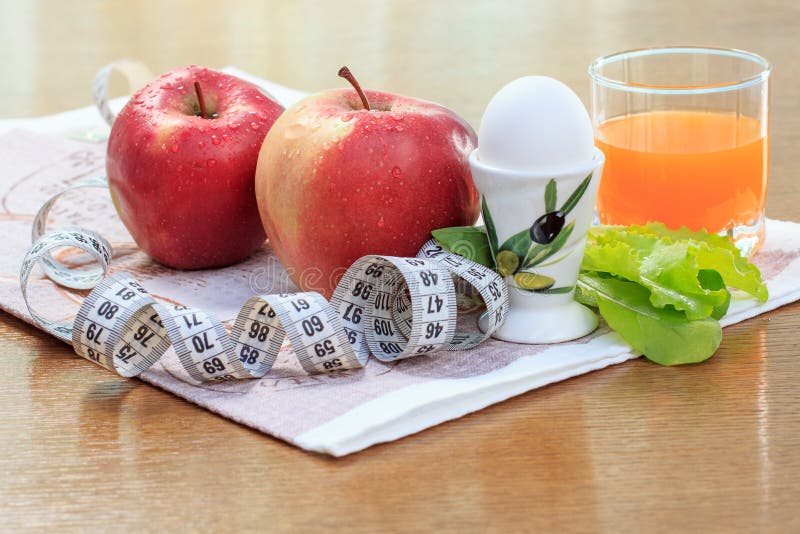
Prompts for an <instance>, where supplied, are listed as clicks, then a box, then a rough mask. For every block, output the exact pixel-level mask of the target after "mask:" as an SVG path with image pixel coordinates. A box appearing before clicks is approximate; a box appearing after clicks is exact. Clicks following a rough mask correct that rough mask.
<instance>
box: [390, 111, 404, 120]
mask: <svg viewBox="0 0 800 534" xmlns="http://www.w3.org/2000/svg"><path fill="white" fill-rule="evenodd" d="M389 116H390V117H391V118H393V119H394V120H396V121H401V120H403V119H404V117H403V116H402V115H401V114H400V113H397V112H396V111H395V112H394V113H392V114H390V115H389Z"/></svg>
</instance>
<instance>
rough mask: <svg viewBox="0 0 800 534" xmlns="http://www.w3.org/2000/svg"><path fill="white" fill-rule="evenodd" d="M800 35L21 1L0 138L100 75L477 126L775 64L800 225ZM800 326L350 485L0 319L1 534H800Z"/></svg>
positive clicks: (421, 451)
mask: <svg viewBox="0 0 800 534" xmlns="http://www.w3.org/2000/svg"><path fill="white" fill-rule="evenodd" d="M799 34H800V4H798V3H797V1H796V0H765V1H749V2H744V1H738V0H724V1H720V0H714V1H696V0H695V1H683V0H674V1H670V2H655V1H638V0H629V1H625V0H607V1H557V0H551V1H541V2H523V1H519V2H492V1H488V0H487V1H483V2H469V1H466V0H462V1H458V2H440V1H409V0H405V1H400V0H398V1H395V2H378V1H374V2H373V1H367V0H364V1H344V0H339V1H337V2H321V1H320V2H281V1H274V2H267V1H258V0H253V1H251V2H221V1H214V2H211V1H205V0H194V1H180V2H163V1H156V0H152V1H137V2H126V1H122V0H119V1H106V2H101V1H88V0H87V1H77V0H74V1H55V0H54V1H28V2H19V1H16V0H7V1H3V2H0V116H2V117H16V116H35V115H40V114H46V113H54V112H58V111H62V110H66V109H70V108H73V107H78V106H84V105H88V104H89V103H90V100H89V92H88V85H89V81H90V80H91V77H92V75H93V74H94V72H95V71H96V70H97V68H98V67H100V66H101V65H103V64H105V63H106V62H108V61H110V60H113V59H115V58H118V57H124V56H127V57H134V58H138V59H141V60H144V61H145V62H146V63H148V64H149V65H150V66H151V67H152V68H153V69H154V71H155V72H161V71H165V70H168V69H170V68H173V67H177V66H181V65H183V64H187V63H198V64H205V65H209V66H224V65H229V64H232V65H237V66H239V67H241V68H243V69H245V70H248V71H250V72H253V73H254V74H257V75H260V76H262V77H266V78H270V79H273V80H276V81H279V82H281V83H284V84H286V85H289V86H294V87H298V88H302V89H306V90H315V89H322V88H327V87H331V86H339V85H341V81H340V80H339V79H338V78H337V77H336V71H337V69H338V68H339V67H340V66H341V65H342V64H348V65H349V66H350V67H351V68H352V70H353V71H354V72H355V73H356V74H357V75H358V76H359V78H360V80H361V83H362V85H365V86H367V87H370V88H381V89H386V90H391V91H394V92H399V93H406V94H410V95H415V96H419V97H423V98H428V99H431V100H436V101H438V102H441V103H443V104H445V105H448V106H450V107H452V108H454V109H455V110H457V111H458V112H460V113H462V114H463V115H464V116H465V117H466V118H467V119H468V120H469V121H470V122H472V124H473V125H475V126H477V124H478V122H479V120H480V115H481V111H482V109H483V107H484V106H485V104H486V102H487V101H488V99H489V98H490V97H491V95H492V94H493V93H494V92H495V91H496V90H497V89H498V88H499V87H500V86H502V85H503V84H504V83H506V82H507V81H509V80H511V79H513V78H515V77H517V76H521V75H524V74H530V73H539V74H547V75H551V76H555V77H558V78H560V79H562V80H563V81H565V82H566V83H568V84H569V85H571V86H572V87H573V88H575V90H576V91H577V92H578V93H579V95H580V96H581V97H583V98H584V100H585V101H586V97H587V96H588V93H589V82H588V78H587V75H586V67H587V65H588V64H589V62H590V61H591V60H592V59H593V58H594V57H595V56H598V55H600V54H605V53H609V52H613V51H616V50H620V49H626V48H631V47H638V46H646V45H655V44H670V43H671V44H706V45H718V46H732V47H737V48H744V49H749V50H752V51H755V52H758V53H760V54H762V55H764V56H765V57H767V58H768V59H770V60H771V61H772V63H773V66H774V78H773V80H774V85H773V92H772V119H773V121H772V143H771V145H772V167H771V173H772V175H771V182H770V191H769V200H768V204H767V206H768V207H767V209H768V214H769V215H770V216H771V217H774V218H783V219H792V220H800V210H799V209H798V205H800V179H798V175H800V160H798V157H799V155H800V152H798V146H800V104H798V102H800V69H799V68H798V66H797V53H798V44H800V41H798V35H799ZM116 90H117V91H118V92H120V91H121V90H122V87H121V85H120V87H118V88H116ZM0 165H1V164H0ZM0 179H1V178H0ZM798 312H800V305H797V304H795V305H791V306H787V307H784V308H782V309H780V310H777V311H775V312H772V313H769V314H766V315H764V316H761V317H758V318H755V319H752V320H749V321H746V322H744V323H742V324H739V325H736V326H734V327H730V328H727V329H726V330H725V338H724V341H723V344H722V347H721V348H720V350H719V352H718V354H717V355H716V356H715V357H714V358H713V359H712V360H710V361H708V362H706V363H704V364H701V365H696V366H688V367H680V368H661V367H658V366H655V365H652V364H650V363H648V362H646V361H643V360H637V361H633V362H629V363H626V364H622V365H618V366H615V367H612V368H609V369H606V370H603V371H598V372H595V373H592V374H590V375H586V376H582V377H579V378H575V379H572V380H568V381H565V382H562V383H559V384H556V385H553V386H550V387H546V388H543V389H540V390H537V391H533V392H530V393H528V394H526V395H522V396H520V397H517V398H514V399H512V400H509V401H507V402H504V403H501V404H499V405H495V406H493V407H490V408H488V409H486V410H483V411H481V412H479V413H475V414H472V415H469V416H467V417H464V418H462V419H460V420H457V421H453V422H450V423H447V424H444V425H441V426H439V427H436V428H433V429H430V430H427V431H424V432H422V433H420V434H418V435H415V436H412V437H409V438H406V439H403V440H400V441H398V442H394V443H391V444H386V445H380V446H377V447H373V448H371V449H368V450H367V451H364V452H362V453H359V454H355V455H352V456H350V457H346V458H344V459H339V460H333V459H329V458H326V457H322V456H317V455H313V454H309V453H305V452H302V451H300V450H298V449H295V448H293V447H291V446H288V445H285V444H284V443H282V442H279V441H277V440H274V439H271V438H269V437H266V436H263V435H261V434H258V433H256V432H254V431H251V430H248V429H246V428H243V427H240V426H238V425H236V424H234V423H232V422H230V421H227V420H225V419H222V418H219V417H217V416H215V415H213V414H211V413H209V412H206V411H204V410H202V409H200V408H197V407H194V406H192V405H190V404H188V403H186V402H184V401H182V400H179V399H177V398H175V397H173V396H171V395H169V394H166V393H163V392H161V391H159V390H157V389H155V388H153V387H150V386H148V385H145V384H143V383H141V382H138V381H136V380H125V379H122V378H118V377H116V376H114V375H112V374H110V373H108V372H107V371H105V370H103V369H101V368H99V367H97V366H94V365H92V364H90V363H87V362H85V361H83V360H80V359H78V358H76V357H75V356H74V355H73V353H72V351H71V349H70V348H69V347H67V346H66V345H64V344H61V343H59V342H57V341H56V340H54V339H53V338H50V337H48V336H47V335H45V334H43V333H41V332H39V331H37V330H35V329H34V328H32V327H30V326H28V325H26V324H24V323H22V322H20V321H18V320H16V319H14V318H11V317H9V316H8V315H5V314H0V362H2V363H1V364H0V365H2V373H0V420H2V424H0V453H1V454H0V511H1V512H2V520H1V522H0V530H3V531H17V530H19V529H21V528H27V529H32V530H39V529H42V528H44V527H51V528H55V529H58V530H81V531H83V530H127V531H130V530H136V531H139V530H143V531H153V530H159V531H181V530H192V531H195V530H202V531H243V530H292V531H303V530H315V529H324V530H347V531H353V532H355V531H403V530H426V531H430V530H442V531H492V532H509V531H510V532H518V531H530V530H543V529H546V530H558V531H610V532H617V531H623V532H641V531H654V532H675V531H678V532H683V531H702V532H707V531H712V532H713V531H776V532H792V531H794V532H797V531H800V511H799V508H798V501H800V487H799V486H798V480H800V402H798V399H799V398H800V392H799V390H798V384H800V362H798V356H799V355H800V354H799V353H800V346H799V343H798V331H800V314H799V313H798ZM265 408H266V409H268V407H265Z"/></svg>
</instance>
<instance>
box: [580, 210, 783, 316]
mask: <svg viewBox="0 0 800 534" xmlns="http://www.w3.org/2000/svg"><path fill="white" fill-rule="evenodd" d="M619 242H624V243H626V244H628V245H629V246H630V247H631V248H632V249H634V250H635V251H636V252H637V254H638V255H639V256H648V255H651V254H652V253H653V252H654V250H655V249H656V248H657V246H658V244H659V243H661V244H662V245H667V244H679V243H685V244H687V248H688V249H689V251H690V252H691V255H692V256H693V261H694V262H696V264H697V268H698V270H700V269H707V270H715V271H717V272H718V273H719V274H720V275H721V276H722V278H723V280H724V282H725V285H726V286H728V287H734V288H736V289H740V290H742V291H744V292H746V293H748V294H750V295H752V296H753V297H755V298H756V299H758V300H759V301H761V302H766V300H767V298H768V296H769V294H768V291H767V286H766V285H765V284H764V283H763V281H762V279H761V273H760V272H759V270H758V267H756V266H755V265H753V264H752V263H750V262H749V261H748V259H747V258H746V257H744V256H742V255H741V254H740V253H739V250H738V249H737V248H736V246H735V245H734V244H733V243H732V242H731V241H730V239H728V238H727V237H724V236H720V235H717V234H710V233H708V232H706V231H703V230H701V231H699V232H693V231H691V230H689V229H687V228H681V229H680V230H670V229H668V228H667V227H666V226H664V225H663V224H661V223H650V224H648V225H646V226H626V227H618V226H599V227H594V228H592V229H591V230H590V231H589V239H588V242H587V251H588V250H589V248H591V246H592V245H601V246H607V245H609V244H612V243H619ZM657 263H658V259H657V258H656V264H657Z"/></svg>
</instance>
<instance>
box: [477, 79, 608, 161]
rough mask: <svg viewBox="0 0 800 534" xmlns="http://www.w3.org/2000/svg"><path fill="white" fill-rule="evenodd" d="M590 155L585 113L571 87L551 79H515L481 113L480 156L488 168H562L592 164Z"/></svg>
mask: <svg viewBox="0 0 800 534" xmlns="http://www.w3.org/2000/svg"><path fill="white" fill-rule="evenodd" d="M593 154H594V135H593V133H592V121H591V119H590V118H589V113H587V111H586V108H585V107H584V105H583V103H582V102H581V100H580V98H578V95H576V94H575V92H574V91H573V90H572V89H570V88H569V87H567V86H566V85H564V84H563V83H561V82H560V81H558V80H555V79H553V78H549V77H547V76H526V77H524V78H519V79H517V80H514V81H513V82H511V83H509V84H508V85H506V86H505V87H503V88H502V89H500V91H498V92H497V94H496V95H494V97H493V98H492V100H491V101H490V102H489V105H488V106H486V111H485V112H484V113H483V119H481V127H480V132H479V134H478V156H479V157H480V160H481V162H482V163H484V164H486V165H489V166H491V167H497V168H502V169H513V170H530V171H542V172H546V171H550V170H552V171H563V170H566V169H569V168H574V167H578V166H583V165H588V164H590V163H591V161H592V157H593Z"/></svg>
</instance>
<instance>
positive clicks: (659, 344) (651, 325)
mask: <svg viewBox="0 0 800 534" xmlns="http://www.w3.org/2000/svg"><path fill="white" fill-rule="evenodd" d="M712 276H713V275H712ZM578 288H579V290H580V291H578V292H576V295H575V298H576V299H578V300H579V301H580V302H583V303H584V304H587V305H590V306H596V307H598V309H599V311H600V314H601V315H602V316H603V319H605V320H606V322H607V323H608V325H609V326H610V327H611V328H612V329H613V330H615V331H616V332H617V333H619V334H620V335H621V336H622V337H623V339H625V341H627V342H628V343H629V344H630V345H631V346H632V347H633V348H634V349H636V350H637V351H639V352H641V353H642V354H644V355H645V356H646V357H647V358H648V359H649V360H652V361H654V362H656V363H659V364H661V365H679V364H685V363H697V362H702V361H703V360H707V359H708V358H710V357H711V356H712V355H713V354H714V352H716V350H717V348H718V347H719V344H720V341H721V340H722V327H721V326H720V324H719V322H717V321H716V320H714V319H700V320H694V321H693V320H689V319H688V318H687V317H686V314H684V313H681V312H679V311H677V310H676V309H674V308H673V307H664V308H656V307H654V306H653V305H652V304H651V302H650V292H649V291H648V290H647V289H646V288H644V287H643V286H641V285H639V284H637V283H635V282H629V281H626V280H620V279H617V278H613V277H604V276H603V275H601V274H598V273H589V272H584V273H582V274H581V275H580V277H579V279H578Z"/></svg>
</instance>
